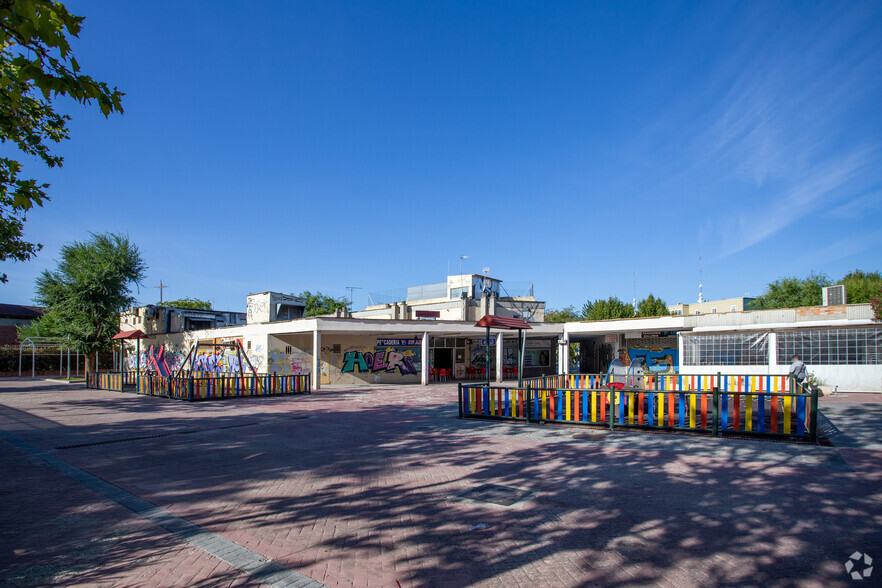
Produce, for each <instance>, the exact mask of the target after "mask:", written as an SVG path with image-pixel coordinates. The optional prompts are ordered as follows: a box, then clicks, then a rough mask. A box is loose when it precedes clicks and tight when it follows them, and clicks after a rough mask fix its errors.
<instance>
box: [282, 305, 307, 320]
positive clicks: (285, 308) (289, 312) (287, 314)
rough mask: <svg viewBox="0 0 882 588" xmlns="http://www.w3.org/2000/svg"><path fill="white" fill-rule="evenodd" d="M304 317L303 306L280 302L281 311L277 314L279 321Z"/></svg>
mask: <svg viewBox="0 0 882 588" xmlns="http://www.w3.org/2000/svg"><path fill="white" fill-rule="evenodd" d="M299 318H303V307H302V306H294V305H291V304H280V305H279V311H278V313H277V314H276V320H277V321H293V320H295V319H299Z"/></svg>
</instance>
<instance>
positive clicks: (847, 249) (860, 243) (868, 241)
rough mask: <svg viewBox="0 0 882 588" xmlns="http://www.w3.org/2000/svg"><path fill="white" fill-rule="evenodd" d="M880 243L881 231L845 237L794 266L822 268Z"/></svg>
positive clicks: (813, 252) (881, 239)
mask: <svg viewBox="0 0 882 588" xmlns="http://www.w3.org/2000/svg"><path fill="white" fill-rule="evenodd" d="M879 243H882V229H876V230H873V231H865V232H862V233H856V234H851V235H847V236H845V237H842V238H841V239H838V240H836V241H834V242H833V243H831V244H829V245H825V246H824V247H822V248H820V249H817V250H815V251H812V252H811V253H808V254H806V255H804V256H803V257H802V258H801V259H798V260H796V264H797V265H800V266H809V267H823V266H824V265H827V264H830V263H832V262H834V261H839V260H840V259H845V258H846V257H851V256H853V255H857V254H859V253H863V252H864V251H867V250H868V249H872V248H873V247H878V245H879Z"/></svg>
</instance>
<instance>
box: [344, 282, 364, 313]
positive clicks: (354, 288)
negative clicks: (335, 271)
mask: <svg viewBox="0 0 882 588" xmlns="http://www.w3.org/2000/svg"><path fill="white" fill-rule="evenodd" d="M346 289H347V290H349V312H352V294H353V292H354V291H355V290H361V288H360V287H358V286H346Z"/></svg>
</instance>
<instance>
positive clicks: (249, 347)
mask: <svg viewBox="0 0 882 588" xmlns="http://www.w3.org/2000/svg"><path fill="white" fill-rule="evenodd" d="M248 349H251V341H249V342H248Z"/></svg>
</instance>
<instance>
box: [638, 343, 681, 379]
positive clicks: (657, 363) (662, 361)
mask: <svg viewBox="0 0 882 588" xmlns="http://www.w3.org/2000/svg"><path fill="white" fill-rule="evenodd" d="M628 358H629V359H630V361H634V360H636V359H638V358H639V359H641V360H642V362H643V365H645V366H646V367H648V368H649V371H650V372H652V373H655V374H674V373H677V371H678V370H679V369H680V350H679V349H677V348H676V347H666V348H661V347H632V348H630V349H628ZM629 363H630V362H629Z"/></svg>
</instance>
